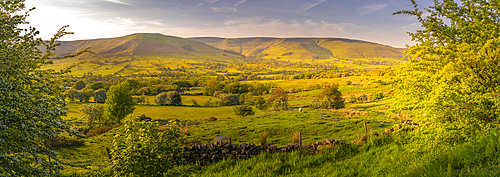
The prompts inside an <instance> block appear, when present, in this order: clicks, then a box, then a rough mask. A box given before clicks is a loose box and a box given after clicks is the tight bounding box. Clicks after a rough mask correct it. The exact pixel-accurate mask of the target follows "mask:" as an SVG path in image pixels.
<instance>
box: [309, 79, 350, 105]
mask: <svg viewBox="0 0 500 177" xmlns="http://www.w3.org/2000/svg"><path fill="white" fill-rule="evenodd" d="M344 106H345V105H344V99H343V98H342V93H341V92H340V91H339V85H338V84H333V85H331V86H330V85H329V86H327V87H326V88H325V89H324V90H323V91H322V92H321V93H320V94H319V95H318V98H317V99H316V100H314V102H313V104H312V107H313V108H323V109H340V108H343V107H344Z"/></svg>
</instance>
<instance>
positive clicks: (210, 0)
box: [203, 0, 219, 4]
mask: <svg viewBox="0 0 500 177" xmlns="http://www.w3.org/2000/svg"><path fill="white" fill-rule="evenodd" d="M203 1H205V2H206V3H209V4H213V3H216V2H217V1H219V0H203Z"/></svg>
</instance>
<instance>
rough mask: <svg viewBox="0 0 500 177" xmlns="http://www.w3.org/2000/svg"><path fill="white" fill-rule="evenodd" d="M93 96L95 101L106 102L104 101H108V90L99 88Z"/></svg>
mask: <svg viewBox="0 0 500 177" xmlns="http://www.w3.org/2000/svg"><path fill="white" fill-rule="evenodd" d="M92 96H93V97H94V101H95V102H97V103H104V102H106V99H107V97H106V90H104V89H98V90H96V91H94V93H93V94H92Z"/></svg>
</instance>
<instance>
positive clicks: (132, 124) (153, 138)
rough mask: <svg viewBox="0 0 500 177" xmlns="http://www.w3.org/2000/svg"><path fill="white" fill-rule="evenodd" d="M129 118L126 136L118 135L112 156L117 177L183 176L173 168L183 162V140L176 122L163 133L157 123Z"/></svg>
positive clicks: (170, 124)
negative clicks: (180, 137)
mask: <svg viewBox="0 0 500 177" xmlns="http://www.w3.org/2000/svg"><path fill="white" fill-rule="evenodd" d="M137 119H138V118H127V119H126V122H125V124H126V126H125V133H124V134H123V135H121V134H118V135H116V136H115V139H114V141H113V150H112V152H111V156H112V159H113V160H112V164H113V171H114V176H181V173H182V172H181V171H174V170H173V169H174V167H175V166H176V165H178V164H179V163H182V162H183V160H184V159H183V158H182V156H181V151H182V143H183V139H179V138H178V136H179V128H177V127H176V126H174V125H175V121H170V122H169V123H167V124H166V125H164V126H166V127H167V128H166V129H163V130H160V129H159V125H158V122H153V121H144V122H140V121H138V120H137Z"/></svg>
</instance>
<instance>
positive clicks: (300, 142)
mask: <svg viewBox="0 0 500 177" xmlns="http://www.w3.org/2000/svg"><path fill="white" fill-rule="evenodd" d="M299 145H301V146H302V131H299Z"/></svg>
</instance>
